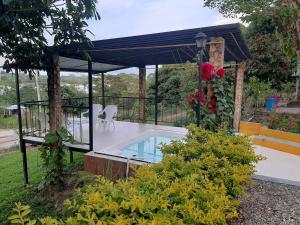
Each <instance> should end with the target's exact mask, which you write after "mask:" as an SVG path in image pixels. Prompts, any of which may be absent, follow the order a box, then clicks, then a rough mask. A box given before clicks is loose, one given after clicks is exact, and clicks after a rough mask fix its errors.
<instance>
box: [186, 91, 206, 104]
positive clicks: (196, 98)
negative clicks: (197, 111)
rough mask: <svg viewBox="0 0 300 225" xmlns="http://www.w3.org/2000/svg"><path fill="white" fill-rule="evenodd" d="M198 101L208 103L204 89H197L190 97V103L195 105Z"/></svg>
mask: <svg viewBox="0 0 300 225" xmlns="http://www.w3.org/2000/svg"><path fill="white" fill-rule="evenodd" d="M197 101H198V102H200V103H201V104H205V103H206V99H205V96H204V93H203V91H197V92H195V93H193V94H192V95H191V96H189V97H188V104H189V105H195V104H196V103H197Z"/></svg>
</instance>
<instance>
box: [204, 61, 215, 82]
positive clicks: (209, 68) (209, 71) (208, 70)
mask: <svg viewBox="0 0 300 225" xmlns="http://www.w3.org/2000/svg"><path fill="white" fill-rule="evenodd" d="M214 69H215V68H214V66H213V65H211V64H209V63H204V64H203V65H202V80H205V81H206V80H210V79H211V78H213V76H214V74H213V71H214Z"/></svg>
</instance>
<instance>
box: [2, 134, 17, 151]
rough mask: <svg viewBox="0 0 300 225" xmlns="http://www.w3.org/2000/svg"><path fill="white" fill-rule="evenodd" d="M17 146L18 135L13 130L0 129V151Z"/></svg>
mask: <svg viewBox="0 0 300 225" xmlns="http://www.w3.org/2000/svg"><path fill="white" fill-rule="evenodd" d="M16 145H18V135H17V133H16V131H15V130H2V129H0V151H1V150H3V149H9V148H12V147H14V146H16Z"/></svg>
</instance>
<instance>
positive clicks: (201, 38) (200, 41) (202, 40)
mask: <svg viewBox="0 0 300 225" xmlns="http://www.w3.org/2000/svg"><path fill="white" fill-rule="evenodd" d="M195 41H196V46H197V48H202V49H203V48H205V46H206V42H207V35H206V34H205V33H203V32H199V33H198V34H197V35H196V36H195Z"/></svg>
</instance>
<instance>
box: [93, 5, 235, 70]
mask: <svg viewBox="0 0 300 225" xmlns="http://www.w3.org/2000/svg"><path fill="white" fill-rule="evenodd" d="M97 9H98V12H99V13H100V15H101V20H100V21H94V20H91V21H89V22H88V24H89V30H90V31H91V32H92V33H93V34H94V36H90V39H91V40H100V39H108V38H116V37H125V36H132V35H141V34H150V33H157V32H166V31H172V30H180V29H189V28H198V27H204V26H214V25H220V24H227V23H236V22H239V21H238V20H237V19H232V18H224V17H223V16H222V15H221V14H220V13H218V11H217V10H213V9H209V8H206V7H204V6H203V1H202V0H185V1H184V0H101V1H99V3H98V6H97ZM122 72H123V71H122ZM124 72H133V73H136V72H137V69H127V70H124ZM148 72H153V71H148ZM114 73H119V71H116V72H114Z"/></svg>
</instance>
